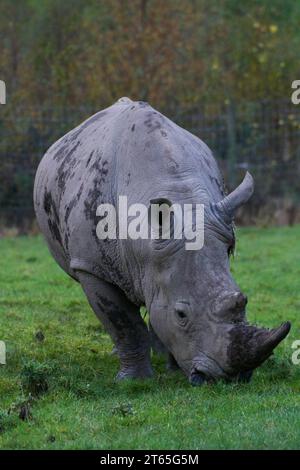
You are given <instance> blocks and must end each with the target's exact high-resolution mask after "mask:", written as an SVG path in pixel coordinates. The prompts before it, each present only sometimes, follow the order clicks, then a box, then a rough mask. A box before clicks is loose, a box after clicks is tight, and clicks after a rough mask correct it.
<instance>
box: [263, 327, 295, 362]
mask: <svg viewBox="0 0 300 470" xmlns="http://www.w3.org/2000/svg"><path fill="white" fill-rule="evenodd" d="M290 329H291V324H290V322H288V321H287V322H285V323H282V325H280V326H279V327H278V328H273V329H272V330H270V331H268V332H266V333H265V334H264V335H262V337H261V338H259V340H258V345H257V350H256V356H257V359H258V361H261V360H263V361H264V360H265V359H266V358H267V357H269V356H270V354H272V351H273V349H275V348H276V346H278V344H279V343H280V342H281V341H282V340H283V339H284V338H285V337H286V336H287V335H288V333H289V331H290Z"/></svg>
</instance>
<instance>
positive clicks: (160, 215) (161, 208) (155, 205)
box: [148, 197, 172, 239]
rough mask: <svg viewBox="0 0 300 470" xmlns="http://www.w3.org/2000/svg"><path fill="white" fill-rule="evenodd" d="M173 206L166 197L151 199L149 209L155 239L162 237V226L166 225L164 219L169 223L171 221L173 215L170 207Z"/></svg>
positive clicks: (149, 218)
mask: <svg viewBox="0 0 300 470" xmlns="http://www.w3.org/2000/svg"><path fill="white" fill-rule="evenodd" d="M171 206H172V202H171V201H170V200H169V199H166V198H162V197H160V198H156V199H151V200H150V207H149V210H148V221H149V224H150V227H151V229H152V230H153V234H154V235H153V237H154V238H155V239H157V238H161V237H162V228H163V225H164V220H165V219H166V221H167V222H168V226H169V223H170V221H171V219H170V217H171V216H172V215H171V214H170V213H169V209H170V207H171Z"/></svg>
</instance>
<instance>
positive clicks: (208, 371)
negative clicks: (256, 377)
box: [189, 322, 291, 386]
mask: <svg viewBox="0 0 300 470" xmlns="http://www.w3.org/2000/svg"><path fill="white" fill-rule="evenodd" d="M290 328H291V324H290V323H289V322H285V323H283V324H282V325H280V326H279V327H278V328H274V329H272V330H269V329H267V328H257V327H255V326H250V325H248V324H242V325H239V326H238V327H235V328H234V330H233V332H232V334H231V343H230V347H229V348H228V359H229V364H230V367H228V370H227V368H226V371H225V370H224V369H223V368H222V367H221V366H220V364H219V363H218V362H217V361H216V360H215V359H213V358H211V357H209V356H207V354H204V353H203V352H200V353H199V354H198V355H197V357H196V358H195V359H194V361H193V363H192V367H191V370H190V374H189V382H190V383H191V385H194V386H199V385H202V384H204V383H205V382H215V381H216V380H217V379H223V380H225V381H227V382H232V381H236V380H237V381H238V382H250V380H251V377H252V373H253V369H255V368H256V367H258V366H260V365H261V364H262V363H263V362H264V361H265V360H266V359H267V358H268V357H270V356H271V354H272V353H273V350H274V349H275V348H276V346H278V344H279V343H280V342H281V341H282V340H283V339H284V338H285V337H286V336H287V335H288V333H289V331H290Z"/></svg>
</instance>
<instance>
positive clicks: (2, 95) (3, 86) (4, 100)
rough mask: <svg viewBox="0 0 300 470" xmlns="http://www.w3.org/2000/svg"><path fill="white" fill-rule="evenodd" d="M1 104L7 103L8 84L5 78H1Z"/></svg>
mask: <svg viewBox="0 0 300 470" xmlns="http://www.w3.org/2000/svg"><path fill="white" fill-rule="evenodd" d="M0 104H6V85H5V82H4V81H3V80H0Z"/></svg>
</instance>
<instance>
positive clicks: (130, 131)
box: [34, 98, 290, 385]
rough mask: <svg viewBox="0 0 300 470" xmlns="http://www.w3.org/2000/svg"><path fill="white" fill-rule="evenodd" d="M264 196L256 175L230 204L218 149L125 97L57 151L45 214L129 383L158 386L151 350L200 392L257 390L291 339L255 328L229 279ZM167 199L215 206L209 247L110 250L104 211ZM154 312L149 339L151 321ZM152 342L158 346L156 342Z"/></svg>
mask: <svg viewBox="0 0 300 470" xmlns="http://www.w3.org/2000/svg"><path fill="white" fill-rule="evenodd" d="M252 192H253V180H252V177H251V176H250V175H249V173H247V175H246V177H245V179H244V181H243V183H242V184H241V185H240V186H239V187H238V188H237V189H236V190H235V191H234V192H233V193H231V194H230V195H228V196H227V197H225V194H224V188H223V180H222V176H221V174H220V171H219V169H218V166H217V164H216V161H215V160H214V158H213V156H212V153H211V151H210V150H209V148H208V147H207V146H206V145H205V144H204V143H203V142H202V141H201V140H200V139H198V138H197V137H195V136H193V135H192V134H190V133H189V132H187V131H186V130H184V129H182V128H180V127H179V126H177V125H176V124H174V123H173V122H172V121H170V120H169V119H167V118H166V117H165V116H163V115H162V114H160V113H159V112H157V111H156V110H154V109H153V108H152V107H151V106H149V105H148V104H147V103H144V102H133V101H131V100H129V99H128V98H122V99H121V100H119V101H118V102H117V103H115V104H114V105H112V106H110V107H109V108H107V109H105V110H104V111H100V112H99V113H97V114H95V115H94V116H92V117H91V118H89V119H88V120H86V121H85V122H84V123H82V124H81V125H80V126H78V127H77V128H75V129H73V130H72V131H71V132H69V133H68V134H67V135H65V136H64V137H62V138H61V139H60V140H59V141H58V142H56V143H55V144H54V145H53V146H52V147H51V148H50V149H49V150H48V151H47V153H46V154H45V156H44V157H43V159H42V161H41V163H40V165H39V168H38V170H37V174H36V180H35V188H34V204H35V210H36V215H37V219H38V222H39V225H40V228H41V230H42V232H43V234H44V236H45V238H46V240H47V243H48V246H49V249H50V251H51V253H52V255H53V257H54V258H55V260H56V261H57V263H58V264H59V265H60V266H61V267H62V269H64V271H66V272H67V273H68V274H69V275H70V276H72V277H73V278H74V279H76V280H77V281H79V282H80V283H81V285H82V288H83V290H84V292H85V294H86V296H87V298H88V300H89V303H90V305H91V307H92V309H93V310H94V312H95V313H96V315H97V316H98V317H99V319H100V320H101V321H102V323H103V325H104V327H105V329H106V331H107V332H108V333H109V334H110V335H111V337H112V339H113V341H114V343H115V345H116V351H117V353H118V355H119V358H120V363H121V368H120V372H119V374H118V378H120V379H121V378H126V377H147V376H151V374H152V368H151V363H150V349H151V344H152V341H154V342H155V343H156V344H157V345H159V347H160V349H164V350H166V351H167V352H168V353H169V366H170V368H174V367H178V366H179V367H180V368H181V369H182V370H183V372H184V373H185V374H186V376H187V377H188V378H189V380H190V382H191V383H192V384H194V385H198V384H201V383H202V382H203V381H204V380H215V379H218V378H223V379H228V380H232V379H235V378H238V379H240V380H246V381H247V380H249V379H250V376H251V371H252V370H253V369H254V368H255V367H257V366H258V365H260V364H261V363H262V362H263V361H264V360H265V359H266V358H267V357H269V356H270V354H271V353H272V351H273V349H274V348H275V347H276V346H277V344H278V343H279V342H280V341H281V340H282V339H283V338H284V337H285V336H286V334H287V333H288V331H289V328H290V325H289V323H285V324H283V325H282V326H281V327H279V328H277V329H274V330H270V331H269V330H266V329H261V328H260V329H259V328H256V327H253V326H249V325H248V324H247V321H246V318H245V306H246V302H247V299H246V297H245V296H244V295H243V294H242V293H241V292H240V289H239V287H238V286H237V284H236V283H235V281H234V280H233V278H232V276H231V273H230V269H229V252H230V251H231V250H232V249H233V247H234V232H233V227H232V219H233V216H234V211H235V210H236V208H237V207H239V206H240V205H241V204H243V203H244V202H246V201H247V200H248V199H249V197H250V196H251V194H252ZM119 195H126V196H127V197H128V205H130V204H133V203H143V204H145V205H147V206H149V207H150V201H151V200H153V199H154V200H157V199H158V200H159V199H164V200H167V201H169V203H170V204H172V203H177V204H181V205H183V204H184V203H202V204H204V205H205V240H204V247H203V248H202V249H201V250H198V251H187V250H185V245H184V243H183V242H182V241H181V240H172V239H171V240H169V241H166V240H130V239H128V240H119V239H117V240H99V239H98V237H97V235H96V225H97V222H98V221H99V217H97V216H96V208H97V206H98V205H99V204H101V203H111V204H114V206H115V207H117V202H118V196H119ZM143 304H145V305H146V307H147V310H148V312H149V315H150V322H151V325H150V330H151V331H150V333H149V330H148V328H147V327H146V325H145V323H144V321H143V320H142V319H141V316H140V313H139V307H140V306H141V305H143ZM150 337H151V338H152V341H151V340H150Z"/></svg>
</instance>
